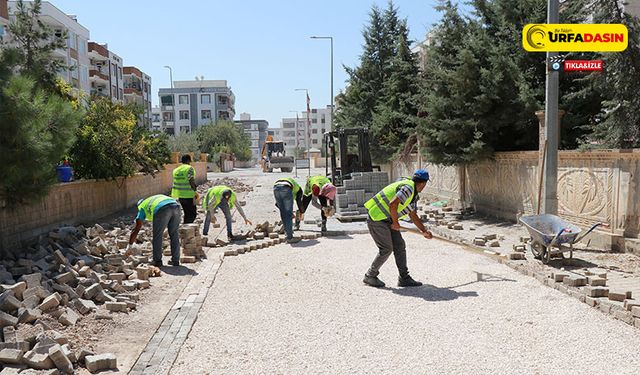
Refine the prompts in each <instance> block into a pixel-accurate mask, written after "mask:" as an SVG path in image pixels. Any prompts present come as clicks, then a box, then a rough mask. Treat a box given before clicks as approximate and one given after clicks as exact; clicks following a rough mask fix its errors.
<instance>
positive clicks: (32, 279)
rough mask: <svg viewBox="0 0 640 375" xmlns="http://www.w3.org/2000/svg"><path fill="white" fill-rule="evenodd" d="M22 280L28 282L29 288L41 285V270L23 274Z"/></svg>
mask: <svg viewBox="0 0 640 375" xmlns="http://www.w3.org/2000/svg"><path fill="white" fill-rule="evenodd" d="M65 259H66V258H65ZM20 281H24V282H26V283H27V289H29V288H37V287H41V286H42V285H41V283H42V274H41V273H39V272H36V273H31V274H28V275H22V276H21V277H20Z"/></svg>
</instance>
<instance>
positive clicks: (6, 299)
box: [0, 290, 22, 312]
mask: <svg viewBox="0 0 640 375" xmlns="http://www.w3.org/2000/svg"><path fill="white" fill-rule="evenodd" d="M20 307H22V302H20V301H19V300H18V299H17V298H16V297H15V296H14V292H13V291H12V290H6V291H4V292H2V293H1V294H0V310H2V311H4V312H10V311H15V310H18V309H19V308H20Z"/></svg>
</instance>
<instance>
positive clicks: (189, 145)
mask: <svg viewBox="0 0 640 375" xmlns="http://www.w3.org/2000/svg"><path fill="white" fill-rule="evenodd" d="M169 149H170V150H171V151H172V152H179V153H181V154H188V153H193V154H194V156H195V157H196V158H199V157H200V156H199V155H200V141H199V140H198V134H197V133H185V132H182V133H180V134H176V135H175V136H173V137H169Z"/></svg>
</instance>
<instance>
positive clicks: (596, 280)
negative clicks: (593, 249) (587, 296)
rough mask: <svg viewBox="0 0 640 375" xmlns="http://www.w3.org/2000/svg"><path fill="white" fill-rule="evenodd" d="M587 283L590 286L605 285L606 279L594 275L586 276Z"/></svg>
mask: <svg viewBox="0 0 640 375" xmlns="http://www.w3.org/2000/svg"><path fill="white" fill-rule="evenodd" d="M587 283H588V284H589V285H591V286H606V285H607V279H604V278H602V277H600V276H595V275H593V276H587Z"/></svg>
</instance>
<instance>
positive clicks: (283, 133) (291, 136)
mask: <svg viewBox="0 0 640 375" xmlns="http://www.w3.org/2000/svg"><path fill="white" fill-rule="evenodd" d="M282 135H283V136H284V137H290V138H293V137H295V136H296V132H290V131H286V132H282Z"/></svg>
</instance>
